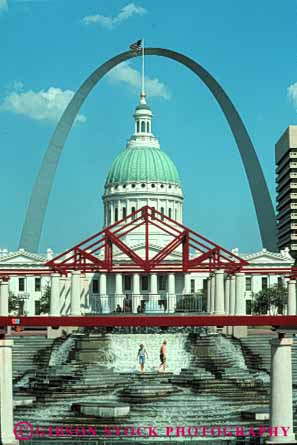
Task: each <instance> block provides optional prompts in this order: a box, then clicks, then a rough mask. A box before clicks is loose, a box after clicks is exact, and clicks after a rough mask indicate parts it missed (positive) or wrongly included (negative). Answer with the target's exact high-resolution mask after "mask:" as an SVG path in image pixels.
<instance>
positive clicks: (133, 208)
mask: <svg viewBox="0 0 297 445" xmlns="http://www.w3.org/2000/svg"><path fill="white" fill-rule="evenodd" d="M134 212H135V207H131V213H134ZM135 218H136V215H132V221H133V220H134V219H135Z"/></svg>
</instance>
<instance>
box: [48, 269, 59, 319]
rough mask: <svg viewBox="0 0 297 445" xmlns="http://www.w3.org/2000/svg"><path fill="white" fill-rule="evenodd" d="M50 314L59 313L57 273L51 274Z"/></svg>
mask: <svg viewBox="0 0 297 445" xmlns="http://www.w3.org/2000/svg"><path fill="white" fill-rule="evenodd" d="M50 315H52V316H56V315H60V275H59V274H58V273H52V275H51V300H50Z"/></svg>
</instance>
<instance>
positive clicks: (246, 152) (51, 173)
mask: <svg viewBox="0 0 297 445" xmlns="http://www.w3.org/2000/svg"><path fill="white" fill-rule="evenodd" d="M145 54H146V55H156V56H163V57H167V58H169V59H173V60H176V61H177V62H179V63H181V64H182V65H184V66H186V67H187V68H189V69H190V70H191V71H193V72H194V73H195V74H196V75H197V76H198V77H199V78H200V79H201V80H202V81H203V82H204V83H205V85H206V86H207V87H208V88H209V90H210V91H211V92H212V94H213V96H214V97H215V98H216V100H217V102H218V103H219V105H220V107H221V109H222V111H223V113H224V114H225V116H226V119H227V121H228V123H229V125H230V128H231V130H232V133H233V136H234V138H235V141H236V144H237V147H238V149H239V152H240V155H241V158H242V161H243V164H244V168H245V171H246V175H247V178H248V181H249V186H250V189H251V193H252V197H253V201H254V206H255V210H256V214H257V218H258V224H259V229H260V234H261V239H262V244H263V246H264V247H266V248H267V249H269V250H271V251H276V250H277V242H276V218H275V213H274V209H273V205H272V201H271V197H270V194H269V191H268V188H267V184H266V181H265V178H264V175H263V172H262V169H261V166H260V163H259V160H258V158H257V155H256V152H255V149H254V147H253V144H252V142H251V139H250V137H249V135H248V132H247V130H246V128H245V126H244V124H243V122H242V120H241V118H240V116H239V114H238V112H237V110H236V109H235V107H234V105H233V104H232V102H231V100H230V99H229V97H228V96H227V94H226V93H225V91H224V90H223V88H222V87H221V86H220V85H219V84H218V82H217V81H216V80H215V79H214V78H213V77H212V76H211V75H210V74H209V73H208V72H207V71H206V70H205V69H204V68H203V67H202V66H201V65H199V64H198V63H197V62H195V61H194V60H192V59H190V58H189V57H187V56H184V55H183V54H180V53H177V52H175V51H171V50H168V49H164V48H146V49H145ZM133 57H135V54H134V53H133V52H132V51H127V52H124V53H121V54H119V55H117V56H115V57H113V58H112V59H110V60H108V61H107V62H105V63H104V64H103V65H101V66H100V67H99V68H97V69H96V70H95V71H94V72H93V73H92V74H91V75H90V76H89V77H88V78H87V79H86V80H85V82H84V83H83V84H82V85H81V87H80V88H79V89H78V91H77V92H76V93H75V95H74V96H73V98H72V100H71V101H70V103H69V104H68V106H67V108H66V109H65V111H64V113H63V115H62V117H61V119H60V121H59V123H58V125H57V127H56V129H55V131H54V133H53V136H52V138H51V140H50V143H49V146H48V149H47V151H46V153H45V155H44V158H43V161H42V165H41V168H40V170H39V173H38V176H37V179H36V182H35V185H34V187H33V190H32V194H31V199H30V203H29V206H28V210H27V214H26V218H25V223H24V226H23V230H22V235H21V239H20V243H19V247H22V248H24V249H25V250H28V251H31V252H35V251H37V250H38V247H39V241H40V236H41V232H42V227H43V222H44V217H45V213H46V208H47V204H48V198H49V194H50V191H51V188H52V185H53V181H54V177H55V172H56V169H57V166H58V163H59V159H60V155H61V153H62V150H63V147H64V144H65V141H66V139H67V136H68V134H69V132H70V129H71V127H72V125H73V122H74V120H75V118H76V116H77V115H78V113H79V110H80V108H81V106H82V104H83V102H84V101H85V99H86V98H87V96H88V95H89V93H90V92H91V91H92V89H93V88H94V86H95V85H96V84H97V83H98V82H99V81H100V79H101V78H102V77H103V76H104V75H105V74H106V73H108V71H110V70H111V69H112V68H114V67H115V66H117V65H118V64H119V63H121V62H124V61H125V60H128V59H131V58H133Z"/></svg>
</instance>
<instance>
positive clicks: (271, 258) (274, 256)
mask: <svg viewBox="0 0 297 445" xmlns="http://www.w3.org/2000/svg"><path fill="white" fill-rule="evenodd" d="M241 256H242V258H244V259H245V260H247V261H248V262H249V263H250V265H253V264H271V265H272V264H274V265H277V264H280V265H292V264H293V262H294V260H293V259H292V257H291V256H289V255H288V254H286V255H284V254H283V253H279V252H269V251H267V250H265V249H263V250H261V251H260V252H255V253H251V254H246V255H241Z"/></svg>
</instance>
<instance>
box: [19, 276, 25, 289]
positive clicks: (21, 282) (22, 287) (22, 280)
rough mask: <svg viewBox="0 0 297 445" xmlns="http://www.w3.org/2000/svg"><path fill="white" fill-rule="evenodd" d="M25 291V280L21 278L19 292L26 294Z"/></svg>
mask: <svg viewBox="0 0 297 445" xmlns="http://www.w3.org/2000/svg"><path fill="white" fill-rule="evenodd" d="M24 290H25V278H23V277H20V278H19V292H24Z"/></svg>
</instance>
